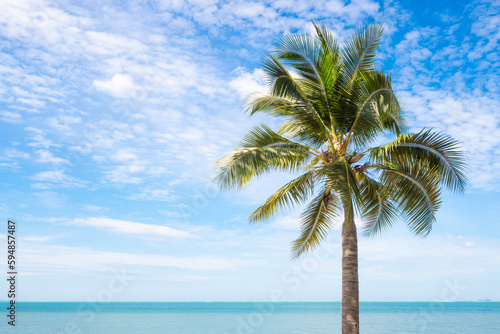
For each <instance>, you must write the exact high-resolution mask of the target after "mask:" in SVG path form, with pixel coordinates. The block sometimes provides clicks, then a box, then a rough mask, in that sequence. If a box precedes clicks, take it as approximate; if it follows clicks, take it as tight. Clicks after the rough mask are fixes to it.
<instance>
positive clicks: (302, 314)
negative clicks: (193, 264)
mask: <svg viewBox="0 0 500 334" xmlns="http://www.w3.org/2000/svg"><path fill="white" fill-rule="evenodd" d="M7 305H8V304H7V303H5V302H2V303H0V306H1V309H2V310H3V311H2V313H3V314H2V317H1V318H0V319H1V321H2V323H1V325H0V333H34V334H46V333H47V334H48V333H50V334H62V333H64V334H69V333H71V334H76V333H82V334H87V333H89V334H100V333H103V334H104V333H105V334H115V333H116V334H118V333H120V334H129V333H130V334H132V333H134V334H137V333H172V334H192V333H200V334H205V333H206V334H212V333H213V334H226V333H227V334H250V333H255V334H293V333H297V334H299V333H301V334H304V333H316V334H323V333H324V334H327V333H328V334H331V333H340V312H341V305H340V303H338V302H337V303H334V302H323V303H315V302H308V303H303V302H297V303H266V302H263V303H253V302H248V303H232V302H227V303H226V302H212V303H210V302H206V303H205V302H193V303H171V302H168V303H156V302H137V303H133V302H132V303H131V302H126V303H31V302H30V303H28V302H25V303H17V304H16V306H17V307H16V322H15V323H16V326H15V328H13V327H12V326H9V325H8V324H7V320H8V318H7V317H6V314H7V310H6V307H7ZM360 318H361V320H360V322H361V333H377V334H381V333H468V334H472V333H496V334H499V333H500V303H497V302H484V303H472V302H456V303H432V302H431V303H420V302H412V303H406V302H405V303H402V302H401V303H400V302H394V303H389V302H362V303H361V305H360Z"/></svg>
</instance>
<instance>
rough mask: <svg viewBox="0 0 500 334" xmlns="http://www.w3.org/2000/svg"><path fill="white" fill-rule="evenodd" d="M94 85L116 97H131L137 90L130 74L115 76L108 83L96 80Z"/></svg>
mask: <svg viewBox="0 0 500 334" xmlns="http://www.w3.org/2000/svg"><path fill="white" fill-rule="evenodd" d="M92 85H93V86H94V87H96V88H97V89H99V90H102V91H104V92H107V93H109V94H111V95H113V96H115V97H125V96H130V95H131V94H132V93H133V92H134V91H135V90H136V89H137V87H136V86H135V85H134V80H133V79H132V77H131V76H130V75H129V74H115V75H114V76H113V77H112V78H111V79H110V80H107V81H100V80H94V82H93V83H92Z"/></svg>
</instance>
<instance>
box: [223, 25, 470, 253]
mask: <svg viewBox="0 0 500 334" xmlns="http://www.w3.org/2000/svg"><path fill="white" fill-rule="evenodd" d="M314 26H315V30H316V35H315V36H309V35H297V34H288V35H285V36H284V37H282V38H281V39H280V40H279V41H278V43H277V46H276V50H275V51H273V52H271V53H270V54H269V55H268V56H267V57H266V58H265V59H264V61H263V69H264V72H265V75H266V79H267V85H268V91H267V93H266V95H264V96H257V97H253V98H252V99H251V101H250V103H249V104H248V108H247V111H248V113H249V114H250V115H253V114H255V113H267V114H270V115H274V116H279V117H280V118H281V119H283V120H285V122H284V124H283V125H282V126H281V127H280V128H279V129H278V130H277V131H273V130H271V129H270V128H269V127H267V126H266V125H260V126H257V127H255V128H254V129H252V130H251V131H250V132H249V133H248V134H247V135H246V136H245V137H244V138H243V140H242V142H241V143H240V145H239V147H238V148H236V149H235V150H234V151H233V152H232V153H230V154H229V155H227V156H226V157H224V158H222V159H220V160H219V161H217V163H216V165H217V176H216V182H217V183H218V184H219V185H220V186H221V187H222V188H240V187H242V186H244V185H245V184H247V183H248V182H250V181H251V180H252V179H254V178H255V177H258V176H259V175H262V174H264V173H267V172H270V171H276V170H277V171H287V172H293V173H300V176H298V177H297V178H295V179H293V180H292V181H290V182H288V183H287V184H285V185H284V186H283V187H281V188H280V189H278V191H276V193H274V194H273V195H272V196H270V197H269V198H268V199H267V200H266V201H265V202H264V203H263V204H262V205H261V206H260V207H259V208H257V209H256V210H255V211H254V212H253V213H252V214H251V215H250V216H249V221H250V222H261V221H265V220H268V219H270V218H272V217H273V216H275V215H276V214H277V213H278V212H279V211H281V210H284V209H289V208H293V207H295V206H299V205H303V204H304V203H307V204H306V205H305V208H304V211H303V213H302V216H301V228H302V231H301V234H300V236H299V238H298V239H297V240H295V241H294V243H293V246H292V251H293V257H298V256H300V255H301V254H303V253H304V252H306V251H307V250H310V249H312V248H313V247H315V246H317V245H318V244H319V243H320V242H321V240H323V239H324V237H325V236H326V234H327V232H328V230H329V229H330V228H331V227H332V224H333V221H334V218H335V217H336V216H339V215H340V214H342V213H343V216H344V224H351V223H352V224H353V223H354V216H355V215H359V217H361V219H362V220H363V221H364V223H365V224H364V232H365V233H366V234H367V235H374V234H377V233H379V232H381V231H383V230H385V229H387V228H388V227H390V226H392V225H393V224H394V222H395V221H396V219H397V218H398V216H399V215H402V217H404V219H405V220H406V222H407V225H408V227H409V228H410V230H411V231H412V232H413V233H415V234H416V235H419V236H426V235H427V234H428V233H429V232H430V231H431V229H432V225H433V222H434V221H435V215H436V211H437V210H438V208H439V206H440V195H441V189H442V188H443V187H446V188H448V189H450V190H452V191H455V192H463V191H464V188H465V184H466V177H465V161H464V157H463V154H462V152H461V151H460V145H459V143H458V142H457V141H455V140H454V139H452V138H451V137H449V136H446V135H444V134H442V133H438V132H434V131H432V130H422V131H421V132H418V133H415V134H404V133H405V123H404V115H403V110H402V108H401V106H400V104H399V102H398V100H397V98H396V96H395V94H394V92H393V90H392V86H391V78H390V76H389V75H386V74H384V73H383V72H382V71H381V70H380V69H378V68H376V67H375V66H374V59H375V55H376V50H377V47H378V43H379V39H380V37H381V35H382V27H381V26H380V25H377V24H373V25H370V26H368V27H367V28H366V29H364V30H361V31H358V32H356V33H354V34H353V35H352V36H351V37H350V38H348V39H347V40H346V42H345V43H344V44H342V45H340V44H339V43H338V42H337V41H336V40H335V39H334V37H333V35H332V33H331V32H330V31H328V30H327V29H326V28H325V27H324V26H322V25H319V24H314ZM388 133H392V134H393V136H396V139H395V140H394V141H391V142H389V143H387V144H385V145H382V146H376V147H370V146H371V145H373V143H374V142H377V141H378V140H380V139H381V138H383V136H384V135H387V134H388Z"/></svg>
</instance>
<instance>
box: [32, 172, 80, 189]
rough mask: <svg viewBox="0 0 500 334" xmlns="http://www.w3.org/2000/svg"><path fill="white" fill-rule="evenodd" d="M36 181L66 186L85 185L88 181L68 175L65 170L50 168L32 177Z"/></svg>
mask: <svg viewBox="0 0 500 334" xmlns="http://www.w3.org/2000/svg"><path fill="white" fill-rule="evenodd" d="M31 179H33V180H36V181H43V182H49V183H51V184H52V185H54V186H55V185H58V186H61V187H65V188H70V187H85V184H86V182H84V181H82V180H80V179H78V178H75V177H73V176H69V175H67V174H66V173H65V172H64V171H63V170H50V171H45V172H40V173H37V174H35V175H34V176H32V177H31Z"/></svg>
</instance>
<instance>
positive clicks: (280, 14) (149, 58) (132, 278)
mask: <svg viewBox="0 0 500 334" xmlns="http://www.w3.org/2000/svg"><path fill="white" fill-rule="evenodd" d="M90 4H91V5H89V3H84V2H81V3H77V2H70V1H64V0H61V1H43V0H4V1H2V11H1V12H0V23H1V24H0V46H1V47H0V50H1V53H0V127H1V132H2V137H1V145H0V178H1V179H0V182H1V186H2V189H3V191H2V192H1V193H0V216H1V217H4V218H2V219H4V220H5V219H6V218H8V217H10V218H14V219H15V220H16V221H17V222H18V237H19V238H20V240H19V246H18V247H19V258H20V259H19V260H20V266H19V271H20V272H21V277H20V283H19V284H20V285H19V289H20V294H19V298H20V300H27V301H28V300H29V301H69V300H74V301H86V300H95V299H99V298H101V299H102V298H104V297H103V296H105V295H106V294H103V293H102V292H103V291H105V290H106V289H107V290H106V291H108V290H109V289H110V284H114V283H113V282H115V281H114V280H116V277H118V276H119V277H122V278H123V280H122V281H123V282H126V283H125V284H123V288H121V289H111V290H112V293H111V294H109V295H106V296H108V297H109V298H108V297H106V298H108V299H109V300H116V301H128V300H158V301H196V300H200V301H203V300H232V301H240V300H269V299H270V298H271V297H270V296H271V294H272V292H273V291H282V292H283V295H284V299H285V300H289V301H295V300H320V301H321V300H340V298H341V297H340V293H341V280H340V275H341V273H340V252H339V242H340V238H339V237H340V233H339V230H338V224H337V229H334V230H332V231H331V233H330V236H329V238H328V240H327V241H326V242H325V246H324V247H323V248H322V249H320V250H319V251H318V252H316V253H313V254H311V255H309V256H306V257H304V258H303V259H302V260H299V261H296V262H291V261H290V243H291V241H292V240H294V239H295V238H296V237H297V235H298V213H297V212H287V213H285V214H283V215H282V216H280V217H279V218H277V220H276V221H275V222H271V223H269V224H266V225H254V226H250V225H247V224H246V223H245V217H246V216H247V215H248V214H249V213H250V212H251V211H252V210H253V209H254V208H255V207H256V205H257V204H259V202H261V201H263V200H264V199H265V198H267V196H269V195H270V194H271V193H272V191H273V190H275V189H277V188H278V187H279V186H280V185H281V184H282V183H283V182H284V181H286V180H287V178H288V177H289V175H275V174H273V175H270V176H267V177H265V178H263V179H260V180H258V181H257V182H255V183H254V184H252V185H251V186H249V187H248V188H246V189H245V190H243V191H242V192H239V193H219V192H217V191H215V190H214V188H213V184H212V181H211V180H212V176H213V174H212V163H213V162H214V161H215V160H216V159H217V158H219V157H221V156H222V155H223V154H224V153H227V152H229V151H230V149H231V148H233V147H234V146H235V145H236V144H237V142H238V140H239V138H240V137H241V136H242V135H243V134H244V133H245V132H246V131H248V130H249V129H250V128H251V127H252V126H254V125H256V124H258V123H260V122H267V123H268V124H270V125H271V126H275V125H276V124H277V123H276V120H274V119H268V118H264V117H261V118H255V119H248V118H247V117H246V116H244V115H243V113H242V112H241V102H242V99H243V98H244V96H247V95H248V94H251V93H252V92H256V91H259V90H261V89H262V85H263V83H262V73H261V71H260V70H259V60H260V59H261V57H262V56H263V54H264V53H265V51H266V50H270V49H271V48H272V44H273V41H274V40H275V39H276V38H277V37H279V36H280V35H281V34H283V33H286V32H305V33H309V32H311V31H312V30H311V28H312V26H311V24H310V20H312V19H314V20H319V21H322V22H325V23H326V24H327V25H328V26H329V27H330V28H331V29H332V30H333V31H334V32H335V34H336V35H337V36H338V38H339V39H340V40H342V37H343V36H346V34H347V33H349V32H350V31H352V29H353V28H358V27H362V26H363V25H364V24H366V23H370V22H375V21H377V22H381V23H383V24H384V27H385V33H384V36H383V40H382V43H381V46H380V54H379V64H380V65H381V66H383V68H384V69H385V70H386V71H388V72H390V73H392V76H393V87H394V89H395V90H396V91H397V93H398V94H399V96H400V98H401V100H402V102H403V104H404V106H405V109H406V111H407V113H408V117H409V120H410V122H411V124H412V126H413V129H414V130H417V129H420V128H422V127H433V128H436V129H440V130H442V131H444V132H446V133H448V134H450V135H452V136H454V137H456V138H457V139H460V140H461V141H462V142H463V144H464V148H465V150H466V151H467V155H468V159H469V161H470V166H471V167H470V170H471V173H470V187H469V189H468V191H467V193H466V194H465V195H463V196H457V195H451V194H446V195H445V196H444V204H443V206H442V208H441V210H440V212H439V214H438V221H437V223H436V224H435V228H434V230H433V232H432V234H431V235H430V236H429V237H428V238H427V239H417V238H414V237H412V236H411V235H410V233H409V232H408V231H407V230H406V229H405V227H404V224H403V223H401V224H399V226H398V227H396V228H395V229H393V230H392V231H390V232H388V233H386V234H384V235H383V236H381V237H378V238H373V239H367V238H364V237H361V238H360V241H359V244H360V280H361V284H360V290H361V300H367V301H373V300H377V301H386V300H387V301H397V300H402V301H406V300H432V301H434V300H443V301H448V300H477V299H486V298H488V299H495V300H500V290H499V289H498V279H499V277H500V243H499V241H500V224H499V223H500V219H499V217H498V203H500V194H499V193H498V189H499V186H500V173H498V169H499V168H500V111H499V107H498V106H499V105H500V104H499V102H500V92H499V86H498V83H499V82H500V80H499V79H500V76H499V64H500V62H499V53H498V46H499V38H500V33H499V31H500V16H499V7H500V2H499V1H470V2H456V1H427V0H424V1H418V2H413V1H400V2H398V1H385V2H375V1H371V0H358V1H350V2H343V1H341V0H334V1H320V0H312V1H293V0H292V1H284V0H279V1H274V2H272V3H266V2H261V1H247V0H241V1H230V2H228V1H216V0H193V1H184V0H172V1H169V0H144V1H135V2H129V1H123V2H122V1H106V0H101V1H93V2H90ZM5 230H6V228H4V230H3V231H2V232H1V233H3V234H2V235H1V236H0V237H1V239H0V241H1V245H0V247H1V248H2V249H5ZM3 268H4V267H3ZM117 275H118V276H117ZM120 275H121V276H120ZM2 284H3V285H0V288H2V287H3V286H4V285H5V283H2ZM5 287H6V286H5ZM450 287H451V288H450ZM2 289H3V288H2ZM103 289H104V290H103ZM450 291H451V292H452V293H450Z"/></svg>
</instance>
